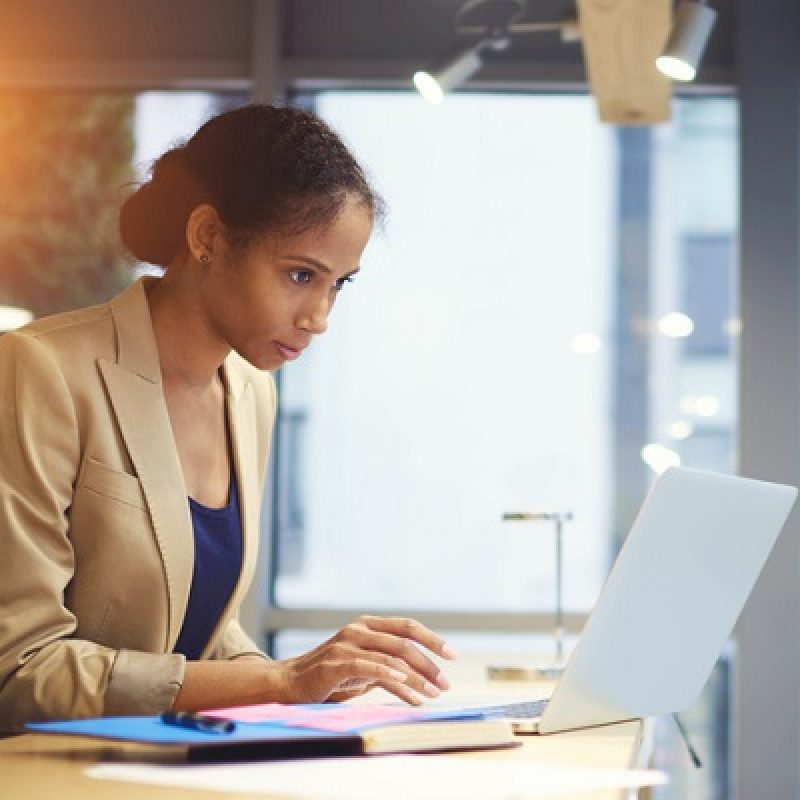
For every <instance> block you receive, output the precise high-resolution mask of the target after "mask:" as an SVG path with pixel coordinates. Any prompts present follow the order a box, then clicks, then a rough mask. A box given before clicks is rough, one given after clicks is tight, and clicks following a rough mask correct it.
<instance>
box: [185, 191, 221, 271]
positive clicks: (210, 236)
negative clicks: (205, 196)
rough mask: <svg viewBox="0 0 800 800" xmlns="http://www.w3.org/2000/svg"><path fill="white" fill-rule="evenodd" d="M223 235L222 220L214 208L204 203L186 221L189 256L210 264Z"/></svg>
mask: <svg viewBox="0 0 800 800" xmlns="http://www.w3.org/2000/svg"><path fill="white" fill-rule="evenodd" d="M222 235H223V225H222V220H220V218H219V214H217V210H216V209H215V208H214V206H210V205H208V203H202V204H201V205H199V206H197V208H195V209H194V211H192V213H191V214H189V219H188V220H187V221H186V244H187V246H188V248H189V256H190V257H191V258H193V259H194V260H195V261H198V262H200V263H201V264H210V263H211V261H212V260H213V258H214V251H215V249H216V250H218V249H219V245H220V241H219V240H220V238H221V237H222Z"/></svg>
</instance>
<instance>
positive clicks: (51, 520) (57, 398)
mask: <svg viewBox="0 0 800 800" xmlns="http://www.w3.org/2000/svg"><path fill="white" fill-rule="evenodd" d="M80 457H81V442H80V436H79V431H78V421H77V414H76V410H75V407H74V404H73V399H72V395H71V393H70V391H69V388H68V385H67V381H66V379H65V377H64V375H63V373H62V370H61V368H60V366H59V364H58V362H57V359H56V358H55V357H54V356H53V354H52V351H51V349H50V348H49V347H48V346H47V345H46V344H44V343H43V342H42V341H40V339H39V338H38V337H37V335H36V334H35V333H34V334H31V333H26V332H18V333H10V334H6V335H5V336H3V337H2V338H0V553H2V560H3V564H4V567H3V570H2V579H1V580H0V727H2V728H3V729H6V730H12V729H15V728H18V727H19V726H21V725H22V723H24V722H26V721H32V720H43V719H60V718H78V717H88V716H99V715H101V714H104V713H106V714H108V713H131V714H136V713H141V714H147V713H155V712H157V711H160V710H163V709H165V708H168V707H169V706H170V705H171V704H172V701H173V700H174V697H175V695H176V694H177V692H178V690H179V688H180V684H181V681H182V677H183V669H184V659H183V657H182V656H180V655H174V654H152V653H141V652H135V651H127V650H115V649H113V648H109V647H104V646H101V645H99V644H97V643H94V642H90V641H86V640H82V639H77V638H73V637H74V634H75V631H76V627H77V625H76V619H75V616H74V615H73V614H72V613H71V612H70V610H69V609H68V608H66V606H65V604H64V591H65V588H66V587H67V585H68V583H69V581H70V579H71V577H72V575H73V573H74V568H75V560H74V552H73V548H72V546H71V543H70V537H69V523H68V517H67V513H68V510H69V508H70V505H71V503H72V497H73V487H74V481H75V476H76V474H77V471H78V464H79V462H80Z"/></svg>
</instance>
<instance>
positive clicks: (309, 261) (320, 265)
mask: <svg viewBox="0 0 800 800" xmlns="http://www.w3.org/2000/svg"><path fill="white" fill-rule="evenodd" d="M286 257H287V258H291V259H292V260H293V261H302V262H303V263H304V264H308V265H309V266H312V267H316V268H317V269H319V270H321V271H322V272H327V273H328V274H329V275H330V274H331V272H333V270H332V269H331V268H330V267H329V266H328V265H327V264H323V263H322V262H321V261H317V259H316V258H310V257H309V256H293V255H287V256H286Z"/></svg>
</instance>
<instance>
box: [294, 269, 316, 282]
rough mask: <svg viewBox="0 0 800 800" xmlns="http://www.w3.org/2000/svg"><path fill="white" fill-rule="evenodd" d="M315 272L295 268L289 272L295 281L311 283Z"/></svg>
mask: <svg viewBox="0 0 800 800" xmlns="http://www.w3.org/2000/svg"><path fill="white" fill-rule="evenodd" d="M312 275H313V273H312V272H311V271H310V270H307V269H293V270H292V271H291V272H290V273H289V278H290V279H291V280H292V282H293V283H301V284H302V283H309V282H310V281H311V277H312Z"/></svg>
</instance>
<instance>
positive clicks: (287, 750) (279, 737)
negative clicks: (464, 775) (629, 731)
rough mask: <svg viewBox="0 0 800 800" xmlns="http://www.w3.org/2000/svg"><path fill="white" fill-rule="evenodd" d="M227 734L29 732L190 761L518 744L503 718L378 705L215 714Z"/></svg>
mask: <svg viewBox="0 0 800 800" xmlns="http://www.w3.org/2000/svg"><path fill="white" fill-rule="evenodd" d="M203 717H205V718H215V719H218V720H229V721H231V722H232V723H234V724H233V725H232V726H228V727H230V728H232V730H229V731H225V732H223V731H221V730H219V731H216V732H212V731H209V730H196V729H193V728H191V727H183V726H181V725H175V724H168V723H166V722H164V721H163V719H162V718H161V717H160V716H149V717H98V718H93V719H83V720H69V721H63V722H39V723H29V724H28V725H26V728H27V729H28V730H29V731H34V732H40V733H58V734H62V735H63V734H71V735H76V736H89V737H93V738H98V739H111V740H117V741H127V742H140V743H146V744H155V745H163V746H165V747H173V748H188V758H189V760H190V761H218V760H238V759H253V760H255V759H267V758H292V757H301V756H302V757H308V756H332V755H358V754H363V755H377V754H381V753H421V752H431V751H444V750H464V749H477V748H488V747H511V746H514V745H516V744H517V741H515V738H514V734H513V732H512V730H511V725H510V723H508V722H507V721H505V720H496V719H483V718H482V717H481V716H480V715H479V714H477V713H475V712H463V711H440V710H437V711H431V710H425V709H413V708H402V707H398V706H384V705H361V704H357V705H349V704H343V705H333V704H315V705H303V706H284V705H279V704H277V703H269V704H266V705H259V706H239V707H236V708H227V709H213V710H210V711H205V712H203Z"/></svg>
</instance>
